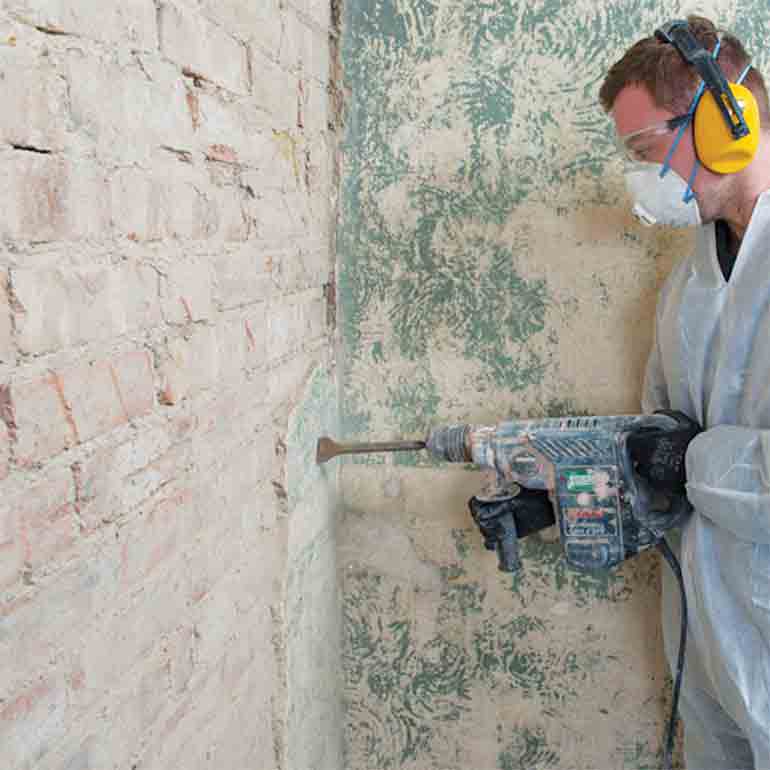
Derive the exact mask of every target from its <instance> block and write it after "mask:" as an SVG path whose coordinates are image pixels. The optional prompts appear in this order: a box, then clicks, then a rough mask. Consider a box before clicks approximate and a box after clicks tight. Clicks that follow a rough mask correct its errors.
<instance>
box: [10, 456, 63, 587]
mask: <svg viewBox="0 0 770 770" xmlns="http://www.w3.org/2000/svg"><path fill="white" fill-rule="evenodd" d="M0 522H5V525H4V526H2V525H0V526H1V527H2V530H3V531H4V532H5V534H4V535H3V536H2V539H3V542H4V545H5V546H6V547H7V546H9V545H10V544H14V543H15V547H14V548H13V549H12V550H13V551H14V552H15V551H16V549H17V548H19V547H20V549H21V559H22V562H23V565H24V566H25V568H27V569H31V570H39V569H41V568H45V571H48V570H50V569H51V568H52V566H53V564H54V563H56V561H57V560H59V559H60V558H62V557H63V555H64V553H65V552H67V551H68V550H69V549H70V547H71V546H72V544H73V542H74V537H75V482H74V478H73V475H72V471H71V470H70V469H69V468H66V467H65V468H57V469H55V470H51V471H48V472H46V474H44V476H43V480H42V481H41V482H40V483H38V484H36V485H35V486H33V487H32V488H30V489H22V490H19V489H17V490H15V491H6V493H5V494H4V495H3V496H2V499H1V500H0ZM2 550H3V548H2V546H0V552H2ZM6 577H7V576H6Z"/></svg>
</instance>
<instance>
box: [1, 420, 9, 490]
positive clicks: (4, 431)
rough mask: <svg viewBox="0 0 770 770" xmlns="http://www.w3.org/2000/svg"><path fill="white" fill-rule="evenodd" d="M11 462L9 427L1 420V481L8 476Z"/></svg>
mask: <svg viewBox="0 0 770 770" xmlns="http://www.w3.org/2000/svg"><path fill="white" fill-rule="evenodd" d="M10 461H11V436H10V434H9V433H8V427H7V426H6V424H5V423H4V422H3V421H2V419H0V481H2V480H3V479H5V478H6V476H8V466H9V464H10Z"/></svg>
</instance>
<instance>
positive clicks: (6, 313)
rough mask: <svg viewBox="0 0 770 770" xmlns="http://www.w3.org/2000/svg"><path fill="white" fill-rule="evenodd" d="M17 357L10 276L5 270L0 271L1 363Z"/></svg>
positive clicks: (6, 362)
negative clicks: (10, 299) (10, 295)
mask: <svg viewBox="0 0 770 770" xmlns="http://www.w3.org/2000/svg"><path fill="white" fill-rule="evenodd" d="M15 358H16V352H15V350H14V342H13V326H12V324H11V307H10V303H9V301H8V277H7V275H6V274H5V273H4V272H0V363H2V364H9V363H12V362H13V361H14V360H15Z"/></svg>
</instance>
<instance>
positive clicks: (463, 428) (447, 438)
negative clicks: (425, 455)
mask: <svg viewBox="0 0 770 770" xmlns="http://www.w3.org/2000/svg"><path fill="white" fill-rule="evenodd" d="M469 430H470V425H465V424H463V425H447V426H445V427H443V428H437V429H436V430H433V431H431V433H430V435H429V436H428V439H427V441H426V442H425V445H426V448H427V450H428V451H429V452H430V453H431V454H432V455H433V456H434V457H436V458H437V459H439V460H446V461H447V462H450V463H466V462H472V461H473V458H472V456H471V451H470V446H469V445H468V433H469Z"/></svg>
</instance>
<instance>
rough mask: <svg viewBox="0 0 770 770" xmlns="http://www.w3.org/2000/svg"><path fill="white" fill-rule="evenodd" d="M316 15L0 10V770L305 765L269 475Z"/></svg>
mask: <svg viewBox="0 0 770 770" xmlns="http://www.w3.org/2000/svg"><path fill="white" fill-rule="evenodd" d="M330 23H331V20H330V11H329V3H328V1H326V0H296V2H293V0H259V1H258V2H255V1H254V0H99V1H98V2H95V1H94V0H0V105H2V106H0V658H2V660H3V661H4V663H3V665H2V666H1V667H0V755H1V756H2V760H1V761H0V764H2V767H3V770H21V769H22V768H24V769H25V770H26V769H30V770H31V768H35V770H65V768H66V769H67V770H89V769H92V768H93V769H94V770H95V769H96V768H99V769H100V770H102V769H106V768H112V767H115V768H118V767H119V768H125V769H126V770H128V768H136V769H137V770H138V769H139V768H142V770H145V768H157V769H158V770H170V768H184V770H195V769H196V768H203V767H206V768H222V769H223V770H238V769H239V768H244V770H245V768H250V770H271V769H272V768H276V769H278V768H280V769H281V770H283V769H284V768H289V767H293V768H295V770H301V763H300V762H295V763H294V764H292V763H291V756H293V755H296V754H297V752H294V754H292V753H291V752H289V751H288V750H287V745H288V744H289V743H290V742H291V741H292V740H293V737H292V736H291V735H290V734H288V732H287V731H288V730H289V729H290V727H291V720H287V717H286V714H287V708H288V705H287V704H290V703H292V702H294V701H295V700H296V698H294V699H292V696H291V693H289V692H287V688H288V687H290V686H296V687H297V688H302V687H304V686H305V685H307V682H306V681H304V680H303V678H302V677H303V676H304V677H306V678H310V679H312V678H313V677H314V676H316V674H315V673H314V672H313V671H311V670H310V668H312V665H310V664H308V663H305V664H304V666H303V672H305V673H303V674H302V675H301V676H300V675H298V674H295V675H293V676H289V675H288V672H287V670H286V667H287V665H288V657H287V654H286V648H287V646H290V645H291V639H292V637H291V635H292V629H291V628H289V627H288V626H287V623H288V620H287V612H286V603H287V596H288V593H287V592H288V587H287V586H288V582H289V580H290V578H289V575H290V573H292V567H291V564H290V556H289V554H290V553H291V551H292V545H291V542H290V537H291V535H290V532H291V527H290V526H289V524H290V519H291V509H290V508H288V507H287V506H286V505H285V499H286V495H287V491H286V489H285V488H284V486H283V485H284V481H283V479H284V477H285V474H284V473H283V469H282V468H281V463H282V462H283V460H282V458H283V456H284V454H285V452H284V449H285V446H286V442H287V432H288V429H289V423H290V415H291V413H292V407H293V406H294V405H295V404H296V402H297V400H298V399H299V398H300V397H301V394H302V392H303V388H304V387H305V385H306V383H307V381H308V376H309V372H310V371H312V370H313V369H314V368H316V369H317V368H318V366H319V365H320V366H321V367H325V368H327V369H328V366H329V365H330V363H331V360H332V359H331V355H330V350H331V343H330V340H331V333H332V329H331V328H330V327H329V325H328V323H327V318H328V317H329V314H328V313H327V300H326V297H327V296H328V295H329V292H328V291H325V289H324V286H325V285H333V282H332V281H331V280H330V274H332V273H333V263H332V257H331V251H332V249H333V243H332V237H333V229H334V219H333V212H334V208H335V186H336V181H335V180H336V175H335V172H334V163H335V158H334V153H333V141H332V140H333V139H334V136H333V131H332V130H330V128H329V126H330V120H331V116H330V108H329V96H328V91H329V89H330V83H329V78H330V74H329V73H330V62H329V50H330V47H329V35H330V29H329V25H330ZM302 440H303V441H308V442H309V441H310V440H311V437H310V436H309V435H308V436H305V437H304V438H303V439H302ZM331 483H332V480H330V479H328V478H324V479H318V480H317V481H316V484H317V486H316V487H315V488H314V489H315V492H313V493H312V494H310V495H309V500H310V502H309V503H306V504H305V505H304V506H303V512H302V516H303V517H305V518H308V519H309V520H315V524H314V525H313V526H314V527H315V529H314V531H315V530H318V532H317V541H318V542H319V543H322V544H327V545H325V546H324V547H319V548H317V549H316V552H317V553H318V554H320V556H317V557H313V560H312V565H313V566H312V570H311V569H310V568H309V567H307V568H305V567H303V570H304V572H303V573H302V574H303V575H304V574H305V572H306V573H307V575H308V576H312V579H313V580H314V581H316V582H317V581H318V580H321V579H322V580H325V581H326V583H325V584H329V585H331V586H332V589H330V590H333V583H334V580H333V576H334V564H333V558H334V557H333V548H331V547H329V546H328V543H329V542H331V541H330V540H329V538H330V537H331V534H330V532H331V530H330V527H331V524H330V520H331V519H330V517H329V506H330V502H329V499H330V498H329V496H328V495H326V494H325V493H323V494H321V493H319V490H321V489H322V488H323V486H324V485H328V484H331ZM313 542H315V541H313ZM312 545H313V543H310V546H312ZM303 547H304V546H303ZM308 547H309V546H308ZM306 551H307V549H306V550H305V551H302V553H303V554H304V555H303V556H302V558H303V559H306V560H307V559H308V558H309V557H308V556H307V555H306ZM298 563H299V562H298ZM303 564H304V562H303ZM294 572H296V570H295V571H294ZM292 574H294V573H292ZM291 580H293V581H294V582H293V587H292V592H293V593H292V597H293V598H292V601H293V602H295V603H296V601H297V600H298V599H297V597H298V596H299V595H300V594H301V591H302V584H301V582H300V583H298V582H297V581H298V578H297V577H296V575H295V577H292V578H291ZM328 597H329V594H328V591H327V596H326V599H327V600H328ZM333 614H334V613H333V612H332V613H331V615H333ZM335 623H336V620H335V619H334V618H333V617H329V618H328V619H326V618H324V617H320V619H318V620H313V624H314V625H312V632H313V633H314V634H318V633H320V634H325V641H324V645H325V646H324V649H326V650H332V649H333V645H332V644H331V643H330V640H331V639H332V638H333V636H334V633H335V628H336V626H335V625H334V624H335ZM304 627H307V628H308V629H310V628H311V624H310V622H308V623H305V626H304ZM303 633H304V632H303ZM299 646H302V647H303V648H304V647H308V648H309V649H312V645H308V644H306V643H305V642H304V641H303V642H302V644H300V645H299ZM326 657H327V658H330V660H331V658H333V652H332V653H327V654H326ZM330 660H326V661H324V663H323V665H324V666H325V673H324V677H323V681H328V670H329V667H330V666H331V667H333V666H334V665H335V664H334V661H333V660H331V662H330ZM318 681H321V679H319V680H318ZM314 687H315V688H317V687H318V684H317V682H316V683H315V684H313V683H312V682H311V683H310V689H311V690H312V689H313V688H314ZM309 691H310V690H309ZM316 721H318V722H319V724H320V723H321V722H323V723H324V730H325V731H326V735H325V736H324V738H323V742H324V748H323V749H312V747H311V748H310V749H308V750H307V751H305V752H304V754H305V755H307V756H311V755H312V756H316V757H318V756H321V755H323V756H324V757H325V759H324V761H325V762H326V763H327V765H328V767H329V770H331V768H333V767H334V768H335V770H336V766H335V764H334V763H335V762H337V760H336V759H335V758H334V749H333V748H331V749H330V748H329V746H332V747H333V746H334V745H335V738H334V737H333V736H332V735H330V733H331V732H333V730H334V729H336V727H335V725H331V724H329V720H328V718H327V719H326V720H316ZM308 740H311V741H312V737H310V738H309V739H308ZM319 740H320V739H319ZM319 745H320V744H319ZM327 765H324V767H326V766H327ZM308 770H309V769H308Z"/></svg>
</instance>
